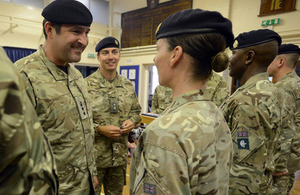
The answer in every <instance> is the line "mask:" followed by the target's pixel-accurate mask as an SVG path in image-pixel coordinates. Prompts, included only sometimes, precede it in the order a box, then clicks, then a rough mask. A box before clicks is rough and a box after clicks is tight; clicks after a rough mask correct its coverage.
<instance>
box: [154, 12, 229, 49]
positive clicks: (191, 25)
mask: <svg viewBox="0 0 300 195" xmlns="http://www.w3.org/2000/svg"><path fill="white" fill-rule="evenodd" d="M191 33H220V34H222V35H223V36H224V37H225V39H226V42H227V46H229V45H231V44H232V42H233V38H234V35H233V33H232V24H231V21H230V20H228V19H227V18H224V17H223V16H222V15H221V14H220V13H219V12H216V11H206V10H201V9H186V10H182V11H180V12H177V13H175V14H173V15H170V16H169V17H167V18H166V19H165V20H164V21H163V22H162V23H161V24H160V25H159V26H158V27H157V30H156V39H157V40H158V39H160V38H165V37H170V36H174V35H180V34H191Z"/></svg>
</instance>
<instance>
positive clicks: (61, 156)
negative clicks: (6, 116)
mask: <svg viewBox="0 0 300 195" xmlns="http://www.w3.org/2000/svg"><path fill="white" fill-rule="evenodd" d="M16 66H17V67H18V68H19V71H20V74H21V76H22V77H23V79H24V80H25V84H26V90H27V94H28V96H29V97H30V99H31V101H32V104H33V105H34V108H35V110H36V113H37V115H38V118H39V121H40V122H41V124H42V127H43V130H44V132H45V134H46V136H47V138H48V140H49V142H50V144H51V147H52V150H53V153H54V157H55V161H56V164H57V169H58V177H59V193H60V194H90V189H91V186H92V184H93V183H92V176H93V173H95V174H96V167H95V160H94V154H93V146H94V130H93V121H92V111H91V107H90V102H89V98H88V93H87V86H86V83H85V81H84V79H83V77H82V75H81V74H80V72H79V71H78V70H77V69H76V68H75V67H74V66H73V65H70V64H67V66H68V74H66V73H65V72H63V71H62V70H61V69H59V68H58V67H57V66H56V65H55V64H54V63H53V62H51V61H50V60H49V59H48V58H47V57H46V55H45V53H44V51H43V49H42V47H41V46H40V47H39V48H38V50H37V52H35V53H33V54H31V55H30V56H27V57H25V58H23V59H21V60H19V61H17V62H16ZM91 190H92V191H93V188H92V189H91Z"/></svg>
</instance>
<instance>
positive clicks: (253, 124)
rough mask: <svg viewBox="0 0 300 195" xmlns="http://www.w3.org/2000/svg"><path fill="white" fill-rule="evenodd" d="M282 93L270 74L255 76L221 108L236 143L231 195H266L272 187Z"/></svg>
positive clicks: (230, 181) (231, 174)
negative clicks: (272, 169)
mask: <svg viewBox="0 0 300 195" xmlns="http://www.w3.org/2000/svg"><path fill="white" fill-rule="evenodd" d="M278 98H279V93H278V91H277V88H276V87H275V86H274V85H273V84H272V83H271V82H270V81H269V79H268V75H267V73H259V74H257V75H255V76H252V77H251V78H250V79H249V80H248V81H247V82H246V83H245V84H244V85H243V86H241V87H240V88H238V89H237V91H236V92H234V94H232V96H231V97H230V98H229V99H227V100H226V101H225V103H224V104H223V105H222V106H221V109H222V112H223V114H224V117H225V119H226V121H227V123H228V126H229V128H230V130H231V134H232V139H233V149H234V156H233V166H232V169H231V170H230V179H229V184H230V186H229V194H265V193H267V191H268V187H269V185H270V184H271V179H272V176H271V166H272V157H273V152H274V151H273V149H272V148H273V146H274V139H275V138H276V136H277V131H278V130H279V129H278V126H279V125H280V108H279V107H278V105H279V103H278V101H279V99H278Z"/></svg>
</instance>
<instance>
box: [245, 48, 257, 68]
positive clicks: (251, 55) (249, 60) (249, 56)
mask: <svg viewBox="0 0 300 195" xmlns="http://www.w3.org/2000/svg"><path fill="white" fill-rule="evenodd" d="M254 57H255V52H254V51H253V50H249V51H248V52H247V58H246V61H245V63H246V64H247V65H248V64H251V63H252V62H253V60H254Z"/></svg>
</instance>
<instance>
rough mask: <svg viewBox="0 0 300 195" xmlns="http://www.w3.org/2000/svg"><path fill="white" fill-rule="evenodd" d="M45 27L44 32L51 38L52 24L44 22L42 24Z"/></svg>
mask: <svg viewBox="0 0 300 195" xmlns="http://www.w3.org/2000/svg"><path fill="white" fill-rule="evenodd" d="M44 28H45V32H46V34H47V37H49V38H53V33H54V30H55V29H54V27H53V26H52V24H51V23H50V22H48V21H47V22H46V23H45V25H44Z"/></svg>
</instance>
